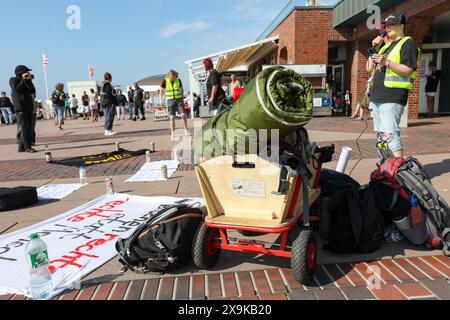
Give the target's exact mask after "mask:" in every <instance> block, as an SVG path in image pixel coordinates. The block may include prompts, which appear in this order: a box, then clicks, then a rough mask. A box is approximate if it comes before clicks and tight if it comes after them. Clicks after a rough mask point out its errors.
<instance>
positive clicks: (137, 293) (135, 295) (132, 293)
mask: <svg viewBox="0 0 450 320" xmlns="http://www.w3.org/2000/svg"><path fill="white" fill-rule="evenodd" d="M144 284H145V281H144V280H136V281H131V283H130V287H129V288H128V293H127V295H126V297H125V300H140V299H141V293H142V288H143V287H144Z"/></svg>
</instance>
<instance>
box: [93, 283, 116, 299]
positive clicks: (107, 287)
mask: <svg viewBox="0 0 450 320" xmlns="http://www.w3.org/2000/svg"><path fill="white" fill-rule="evenodd" d="M113 286H114V284H113V283H103V284H101V285H100V286H99V287H98V290H97V293H96V294H95V296H94V297H93V298H92V300H108V296H109V293H110V292H111V289H112V288H113Z"/></svg>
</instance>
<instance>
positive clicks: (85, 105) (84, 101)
mask: <svg viewBox="0 0 450 320" xmlns="http://www.w3.org/2000/svg"><path fill="white" fill-rule="evenodd" d="M81 103H82V104H83V120H88V121H89V114H90V113H91V110H90V108H89V96H88V95H87V93H86V91H83V95H82V96H81Z"/></svg>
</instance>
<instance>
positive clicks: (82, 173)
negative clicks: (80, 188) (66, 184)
mask: <svg viewBox="0 0 450 320" xmlns="http://www.w3.org/2000/svg"><path fill="white" fill-rule="evenodd" d="M80 183H81V184H86V183H87V174H86V169H85V168H84V167H80Z"/></svg>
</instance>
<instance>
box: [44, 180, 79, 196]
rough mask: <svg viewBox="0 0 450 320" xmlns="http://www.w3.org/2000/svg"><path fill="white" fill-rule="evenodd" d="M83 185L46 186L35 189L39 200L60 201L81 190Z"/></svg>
mask: <svg viewBox="0 0 450 320" xmlns="http://www.w3.org/2000/svg"><path fill="white" fill-rule="evenodd" d="M83 186H84V185H83V184H81V183H74V184H47V185H45V186H42V187H40V188H38V189H37V194H38V198H39V200H61V199H64V198H65V197H67V196H68V195H69V194H71V193H73V192H75V191H77V190H78V189H81V188H82V187H83Z"/></svg>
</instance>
